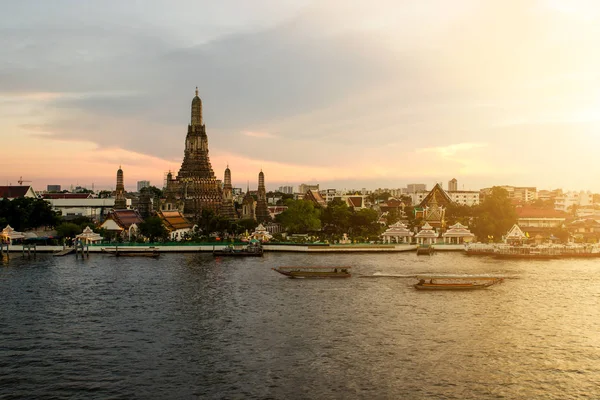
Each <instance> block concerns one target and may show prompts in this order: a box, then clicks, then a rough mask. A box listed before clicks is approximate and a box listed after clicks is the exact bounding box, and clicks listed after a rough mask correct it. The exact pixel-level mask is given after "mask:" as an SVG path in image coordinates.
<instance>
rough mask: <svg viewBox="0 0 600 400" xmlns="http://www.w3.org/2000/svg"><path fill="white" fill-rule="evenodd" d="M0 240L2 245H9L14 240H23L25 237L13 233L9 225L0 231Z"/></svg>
mask: <svg viewBox="0 0 600 400" xmlns="http://www.w3.org/2000/svg"><path fill="white" fill-rule="evenodd" d="M0 238H1V239H2V241H3V242H4V243H7V242H8V243H11V244H12V241H13V240H16V239H24V238H25V235H23V234H22V233H21V232H17V231H15V230H14V229H13V228H12V227H11V226H10V225H6V228H4V229H2V233H0Z"/></svg>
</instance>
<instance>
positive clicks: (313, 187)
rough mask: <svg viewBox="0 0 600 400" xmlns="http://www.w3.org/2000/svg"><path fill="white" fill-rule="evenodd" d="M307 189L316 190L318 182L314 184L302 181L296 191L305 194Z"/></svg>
mask: <svg viewBox="0 0 600 400" xmlns="http://www.w3.org/2000/svg"><path fill="white" fill-rule="evenodd" d="M309 190H316V191H317V192H318V191H319V184H318V183H317V184H316V185H308V184H306V183H303V184H301V185H300V186H298V193H302V194H306V192H308V191H309Z"/></svg>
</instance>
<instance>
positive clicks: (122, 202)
mask: <svg viewBox="0 0 600 400" xmlns="http://www.w3.org/2000/svg"><path fill="white" fill-rule="evenodd" d="M123 182H124V181H123V170H122V169H121V166H120V165H119V169H118V170H117V187H116V189H115V206H114V209H115V210H124V209H126V208H127V199H126V198H125V184H124V183H123Z"/></svg>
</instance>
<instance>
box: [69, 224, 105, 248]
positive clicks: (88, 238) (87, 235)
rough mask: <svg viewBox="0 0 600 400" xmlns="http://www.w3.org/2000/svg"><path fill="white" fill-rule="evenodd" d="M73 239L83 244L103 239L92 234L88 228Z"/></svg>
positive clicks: (94, 233)
mask: <svg viewBox="0 0 600 400" xmlns="http://www.w3.org/2000/svg"><path fill="white" fill-rule="evenodd" d="M75 238H76V239H81V241H82V242H83V243H85V244H89V243H93V242H97V241H99V240H102V239H104V238H103V237H102V236H100V235H99V234H97V233H96V232H94V231H93V230H92V228H90V227H89V226H86V227H85V229H84V230H83V232H82V233H80V234H79V235H77V236H75Z"/></svg>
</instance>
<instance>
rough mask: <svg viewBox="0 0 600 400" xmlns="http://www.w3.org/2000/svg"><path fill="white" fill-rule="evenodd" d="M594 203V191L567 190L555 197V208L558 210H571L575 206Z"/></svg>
mask: <svg viewBox="0 0 600 400" xmlns="http://www.w3.org/2000/svg"><path fill="white" fill-rule="evenodd" d="M592 204H594V195H593V193H592V192H589V191H588V192H584V191H583V190H582V191H580V192H566V193H563V195H562V196H557V197H556V198H555V199H554V209H555V210H557V211H564V212H570V211H571V210H572V207H573V206H577V207H587V206H591V205H592Z"/></svg>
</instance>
